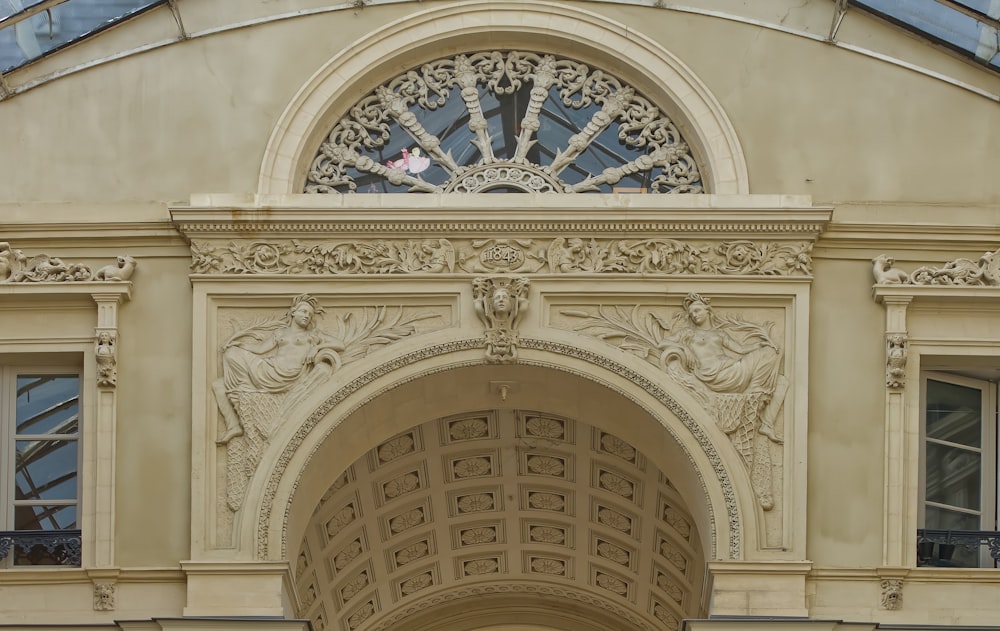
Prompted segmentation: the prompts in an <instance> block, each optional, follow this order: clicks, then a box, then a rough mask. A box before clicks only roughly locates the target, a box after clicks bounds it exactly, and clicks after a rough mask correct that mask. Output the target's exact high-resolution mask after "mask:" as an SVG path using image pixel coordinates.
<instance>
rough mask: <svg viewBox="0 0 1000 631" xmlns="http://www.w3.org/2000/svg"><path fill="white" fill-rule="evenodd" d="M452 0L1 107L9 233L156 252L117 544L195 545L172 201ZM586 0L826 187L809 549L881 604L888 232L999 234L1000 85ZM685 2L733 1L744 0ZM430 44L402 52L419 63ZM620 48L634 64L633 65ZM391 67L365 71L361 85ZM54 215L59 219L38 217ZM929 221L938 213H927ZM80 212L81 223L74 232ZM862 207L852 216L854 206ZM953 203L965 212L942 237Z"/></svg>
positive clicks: (252, 33) (38, 71)
mask: <svg viewBox="0 0 1000 631" xmlns="http://www.w3.org/2000/svg"><path fill="white" fill-rule="evenodd" d="M179 4H180V5H181V7H182V11H183V13H184V15H185V18H186V22H185V26H186V28H188V30H189V31H191V32H201V33H204V32H205V30H206V29H209V28H212V27H214V26H217V25H219V24H222V23H227V22H236V21H237V19H250V18H253V17H259V16H262V15H266V14H267V9H266V7H265V6H264V5H265V4H266V3H246V4H245V5H244V4H241V5H240V7H241V9H240V10H242V11H245V12H246V13H245V14H244V15H241V16H233V15H232V14H230V13H229V9H231V7H228V5H227V4H226V3H198V2H192V1H191V0H188V1H186V2H183V1H182V2H180V3H179ZM319 4H322V3H318V2H314V3H311V4H310V3H295V5H294V6H290V7H285V8H286V9H287V10H292V9H297V8H306V7H308V6H318V5H319ZM446 4H447V3H442V2H422V3H399V4H387V5H383V6H368V7H364V8H361V9H353V8H345V9H344V10H340V11H332V12H326V13H320V14H316V15H306V16H302V17H296V18H291V19H286V20H281V21H276V22H270V23H265V24H260V25H255V26H248V27H245V28H238V29H234V30H229V31H226V32H222V33H218V34H202V35H201V36H199V37H196V38H194V39H192V40H190V41H185V42H180V43H177V44H174V45H170V46H166V47H163V48H161V49H157V50H153V51H150V52H146V53H142V54H137V55H133V56H129V57H127V58H125V59H121V60H118V61H114V62H110V63H106V64H103V65H99V66H97V67H94V68H91V69H88V70H83V71H81V72H78V73H76V74H72V75H71V76H68V77H65V78H62V79H57V80H52V81H49V82H47V83H44V84H42V85H40V86H39V87H36V88H34V89H31V90H28V91H26V92H24V93H23V94H19V95H16V96H14V97H12V98H9V99H6V100H3V101H0V129H4V130H6V131H7V137H6V140H5V141H4V144H3V150H0V173H3V174H4V186H3V187H0V237H2V239H0V240H8V241H10V242H11V243H12V245H14V246H15V247H20V248H23V249H24V250H25V251H28V252H31V253H35V252H42V251H44V252H48V253H51V254H54V255H59V256H63V257H64V258H67V259H74V260H76V259H85V260H88V261H89V260H95V261H96V260H104V259H107V258H108V257H111V256H114V255H116V254H119V253H123V252H124V253H129V254H131V255H133V256H135V257H136V258H137V259H139V260H140V262H141V266H140V272H139V273H137V275H136V277H135V278H134V279H133V280H134V282H135V289H134V291H133V294H132V299H131V300H130V301H129V302H128V303H126V304H123V305H122V306H121V309H120V330H121V336H122V338H121V345H120V352H121V357H120V363H121V366H122V370H121V374H120V384H119V388H118V393H119V394H118V397H119V398H118V405H119V409H118V435H117V441H118V442H117V446H118V450H117V454H118V460H117V474H116V478H115V482H116V491H115V499H116V502H117V504H116V508H117V513H116V516H115V524H116V527H117V543H116V546H117V563H118V564H119V565H120V566H122V567H160V568H171V569H175V568H177V566H178V564H179V563H180V562H181V561H184V560H186V559H188V558H190V551H191V542H190V523H191V518H192V511H191V470H192V469H191V467H192V462H191V440H192V431H191V410H192V392H191V389H192V384H191V370H192V368H191V364H192V356H193V353H192V348H191V346H192V328H193V324H192V311H193V305H192V288H191V284H190V282H189V280H188V278H187V274H188V264H189V258H188V256H189V250H188V249H187V246H186V245H185V244H184V242H183V240H182V239H181V237H180V236H179V235H178V234H177V233H176V231H174V229H173V228H172V227H171V226H170V225H169V224H168V223H167V222H169V218H170V215H169V211H168V205H170V204H176V203H179V202H185V201H186V200H187V199H188V198H189V196H190V195H191V194H192V193H206V192H209V193H211V192H224V193H250V192H254V191H255V190H256V188H257V185H258V177H259V174H260V168H261V161H262V159H263V156H264V152H265V147H266V144H267V142H268V139H269V137H270V136H271V133H272V130H273V128H274V126H275V125H276V123H277V121H278V120H279V118H280V117H281V115H282V114H283V113H284V112H285V109H286V107H287V106H288V103H289V102H290V101H291V100H292V99H293V97H294V96H295V94H296V92H297V91H298V90H299V88H300V87H301V86H303V85H304V84H306V83H307V81H308V80H309V78H310V77H311V76H312V75H313V73H314V72H316V71H317V70H318V69H319V68H321V67H322V66H323V64H324V63H326V62H327V61H328V60H329V59H330V58H331V57H332V56H334V55H335V54H337V52H338V51H340V50H342V49H343V48H344V47H346V46H347V45H349V44H350V43H351V42H353V41H354V40H356V39H357V38H358V37H360V36H361V35H363V34H365V33H368V32H371V31H373V30H375V29H378V28H380V27H382V26H384V25H386V24H388V23H390V22H392V21H393V20H397V19H400V18H404V17H405V16H407V15H410V14H412V13H414V12H417V11H423V10H426V9H430V8H434V7H441V6H445V5H446ZM567 4H571V5H573V6H576V7H579V8H582V9H585V10H588V11H593V12H597V13H600V14H602V15H606V16H607V17H608V18H609V19H610V20H614V21H616V22H619V23H622V24H624V25H626V26H627V27H628V28H629V29H634V30H635V32H638V33H642V34H643V35H645V36H647V37H649V38H652V39H653V40H656V41H657V42H658V43H659V44H660V45H662V46H663V47H664V48H666V49H667V50H669V51H670V52H671V53H673V54H674V55H676V56H677V57H678V58H679V59H680V60H681V61H682V62H683V63H685V64H686V65H687V66H688V67H689V68H690V69H691V71H692V72H693V73H694V75H696V76H697V77H698V78H699V79H700V80H701V81H702V82H704V84H705V85H706V86H707V88H708V90H709V91H710V92H711V93H712V94H713V95H714V96H715V97H716V98H717V99H718V101H719V103H720V105H721V108H722V110H723V111H724V112H725V114H726V115H727V116H728V118H729V119H730V121H731V123H732V126H733V127H734V128H735V130H736V132H737V135H738V137H739V141H740V143H741V145H742V149H743V152H744V153H745V157H746V161H747V168H748V172H749V177H750V192H751V193H754V194H788V195H809V196H811V197H812V200H813V203H814V204H816V205H818V206H823V205H829V206H832V208H833V222H832V223H831V225H830V229H829V232H828V234H827V235H826V236H821V237H820V240H819V243H818V245H817V248H816V251H815V257H814V260H815V281H814V282H813V283H812V286H811V288H810V292H811V296H810V317H809V321H808V327H809V330H810V337H809V340H808V353H809V357H810V366H809V368H808V381H809V393H808V405H807V408H808V426H809V437H808V451H807V457H808V487H807V489H808V512H807V541H806V546H805V549H806V556H807V558H808V559H809V560H810V561H812V562H813V563H814V566H815V567H817V568H826V569H834V570H836V569H838V568H853V569H856V570H858V571H863V572H862V574H859V575H858V576H859V577H860V578H858V581H859V583H858V584H862V583H863V584H864V585H866V587H864V588H858V587H857V584H854V583H852V584H851V587H849V588H847V587H843V586H842V585H841V583H837V581H838V580H846V579H843V577H842V576H841V575H837V577H838V578H837V579H836V580H832V581H831V582H830V583H822V585H821V586H820V587H818V588H816V589H817V593H816V594H814V595H813V601H811V602H812V603H813V604H814V605H815V606H816V610H815V611H816V612H820V613H822V615H824V616H828V617H838V616H839V617H847V618H850V617H852V616H854V617H855V618H856V619H870V618H871V617H873V616H880V615H885V612H879V611H878V608H877V605H876V604H875V603H874V601H872V602H868V603H867V604H866V605H865V606H864V607H858V606H853V605H850V604H849V603H852V602H854V601H855V600H857V599H859V598H876V597H877V589H876V588H875V587H873V585H877V577H876V576H875V575H874V574H871V573H870V571H872V568H875V567H877V566H879V565H880V564H881V563H882V554H883V550H882V545H883V519H882V509H883V452H884V413H885V410H884V400H885V387H884V370H885V366H884V356H883V354H884V346H883V334H884V330H885V323H884V312H883V308H882V307H881V306H880V305H879V304H877V303H876V302H874V301H873V300H872V297H871V282H872V281H871V264H870V259H871V257H872V256H874V255H875V254H877V253H880V252H883V251H890V252H893V253H896V255H897V260H898V261H899V262H900V264H901V265H902V266H903V267H905V268H906V269H913V268H914V267H916V266H917V265H919V264H923V263H927V264H941V263H943V262H944V261H947V260H951V259H953V258H956V257H959V256H966V257H970V258H975V257H976V256H978V254H979V253H981V252H982V251H983V250H985V249H995V247H996V245H997V243H998V241H1000V232H998V230H997V228H996V225H997V223H998V221H997V220H998V217H997V216H996V215H997V213H996V211H995V210H994V209H993V208H992V207H993V206H996V205H997V203H998V202H1000V179H997V178H996V177H995V173H994V172H995V168H996V165H997V164H1000V124H998V122H997V121H998V120H1000V119H998V115H997V107H998V105H997V103H996V102H995V101H993V100H990V99H989V98H986V97H984V96H982V95H981V94H977V93H975V92H973V91H970V90H967V89H964V88H963V87H961V86H958V85H955V84H953V83H949V82H946V81H942V80H939V79H935V78H932V77H929V76H927V75H924V74H920V73H917V72H914V71H912V70H909V69H906V68H902V67H900V66H898V65H892V64H889V63H886V62H884V61H880V60H877V59H874V58H872V57H869V56H864V55H861V54H857V53H854V52H851V51H848V50H845V49H843V48H838V47H834V46H831V45H826V44H823V43H821V42H818V41H814V40H811V39H807V38H804V37H800V36H797V35H794V34H790V33H784V32H780V31H778V30H774V29H769V28H762V27H761V26H758V25H754V24H750V23H742V22H737V21H733V20H728V19H725V18H723V17H712V16H707V15H698V14H693V13H683V12H671V11H664V10H661V9H655V8H652V7H640V6H629V5H624V4H613V3H598V2H577V3H567ZM688 4H690V5H692V6H695V7H700V8H704V9H711V10H720V11H736V9H735V8H733V6H732V3H729V2H721V1H715V2H712V1H710V0H704V1H701V2H697V1H694V0H692V1H691V2H689V3H688ZM752 4H753V5H754V6H753V9H752V10H753V11H754V12H755V13H752V14H751V13H750V11H751V9H749V8H742V9H740V10H741V11H743V12H744V13H743V14H742V16H743V17H745V18H747V19H759V20H763V21H765V22H768V23H770V24H775V25H781V26H783V27H787V28H790V29H798V30H801V31H803V32H808V33H813V34H817V35H819V36H823V35H825V29H827V28H828V27H829V22H830V17H831V5H832V4H833V3H832V2H825V1H819V0H814V1H813V2H809V3H806V4H805V5H804V8H798V9H794V10H789V8H788V7H787V3H784V2H777V1H773V2H767V3H752ZM224 7H225V8H224ZM171 24H172V20H171V19H170V18H169V14H167V13H166V12H165V11H160V12H159V13H158V14H157V15H150V16H147V17H144V18H142V19H141V20H140V21H138V22H137V23H135V24H126V25H124V26H122V27H120V28H118V29H114V30H113V31H111V32H110V33H108V34H106V35H105V36H102V37H101V38H97V39H96V40H95V41H93V42H90V43H84V44H82V45H80V46H78V47H76V48H74V49H71V50H68V51H65V52H64V53H60V55H57V56H55V57H53V58H52V59H50V60H46V61H43V62H41V63H40V64H38V65H36V66H34V67H32V68H28V69H25V70H24V71H21V72H20V73H14V74H13V75H12V76H11V77H9V78H8V81H10V83H11V84H12V85H17V84H18V82H19V80H21V81H23V80H24V78H25V77H38V76H41V75H43V74H44V73H45V72H48V71H52V70H54V69H56V68H57V67H65V65H66V64H67V60H74V59H78V60H79V61H80V62H83V61H85V60H87V59H92V58H96V57H99V56H101V55H107V54H111V53H112V52H113V51H115V50H116V49H117V48H121V47H126V48H127V47H129V46H134V45H137V44H136V42H139V41H143V39H144V37H147V36H148V37H151V38H156V37H166V36H167V35H164V33H168V32H169V30H170V27H171ZM843 31H844V36H845V37H852V38H854V39H855V41H857V42H860V43H863V44H865V45H867V46H870V47H873V48H874V47H877V46H883V47H884V49H885V51H886V53H887V54H893V55H898V56H900V57H903V58H906V59H908V60H910V61H911V62H912V63H919V64H923V65H924V66H926V67H929V68H932V69H934V70H936V71H938V72H942V73H945V74H946V75H948V76H950V77H954V78H955V79H956V80H958V81H965V82H968V83H971V84H973V85H975V86H977V87H978V88H979V89H982V90H991V89H992V90H994V91H996V90H998V89H1000V81H998V80H997V78H996V77H994V76H993V75H988V74H986V73H985V72H982V71H980V70H978V69H975V68H972V67H970V66H969V65H968V64H965V63H964V62H961V61H959V60H956V59H953V58H952V57H950V56H947V55H943V54H942V53H941V52H940V51H939V50H936V49H934V48H933V47H931V46H929V45H927V44H924V43H921V42H919V41H918V40H916V39H914V38H912V37H909V36H906V35H901V34H899V33H898V32H896V31H894V30H893V29H891V28H890V27H888V26H886V25H884V24H882V23H879V22H877V21H875V20H873V19H871V18H869V17H867V16H864V15H862V14H859V13H857V12H854V11H852V12H851V13H850V14H849V16H848V19H847V20H846V21H845V24H844V27H843ZM490 45H493V43H492V42H491V43H490ZM495 45H497V46H502V42H496V43H495ZM562 52H565V53H567V54H572V51H562ZM386 54H387V55H390V54H391V51H386ZM410 61H411V60H402V61H400V62H398V63H395V62H394V64H393V65H394V66H396V69H398V70H403V69H404V68H405V63H409V62H410ZM609 70H611V71H619V72H622V73H623V74H626V75H627V74H628V70H627V69H625V67H624V64H623V67H622V68H610V69H609ZM371 87H372V86H359V87H358V95H359V96H360V95H361V94H362V93H363V91H364V90H367V89H369V88H371ZM39 222H41V223H45V222H50V223H52V224H53V225H56V226H62V228H61V230H62V231H63V232H62V233H52V232H51V231H49V232H44V231H37V230H35V229H33V228H32V225H33V224H36V223H39ZM102 222H113V223H114V224H115V225H116V226H118V227H117V228H116V230H118V232H116V233H115V234H116V236H115V237H114V238H106V239H104V240H102V238H103V237H104V236H105V235H102V234H101V224H102ZM915 223H919V224H920V225H921V228H920V230H912V231H910V232H907V230H911V229H912V228H913V224H915ZM81 224H82V225H83V226H84V228H83V229H82V232H84V233H86V234H85V235H83V236H81V233H80V232H76V231H80V230H81ZM848 224H849V225H850V226H851V231H845V230H844V229H843V226H844V225H848ZM942 226H953V227H955V229H954V230H949V231H948V232H949V234H948V235H947V239H946V240H942V241H941V243H939V244H936V243H934V238H935V236H936V235H937V234H939V233H940V232H942V229H941V228H942ZM963 226H964V227H966V228H963ZM130 231H133V232H131V233H130ZM859 234H861V235H864V236H861V237H859V236H858V235H859ZM74 235H75V236H74ZM50 325H51V326H57V321H56V320H52V321H50ZM33 326H34V325H33ZM87 326H93V325H92V324H90V323H88V324H87ZM33 334H34V333H33ZM209 352H211V351H209ZM845 489H847V491H846V492H845ZM864 572H869V573H868V574H864ZM165 576H166V575H165ZM856 578H857V577H856ZM137 580H139V579H137ZM157 580H159V579H157ZM163 580H167V581H174V582H176V581H177V580H180V579H179V578H178V576H175V575H172V574H171V575H169V576H166V578H163ZM831 585H833V587H831ZM2 589H4V586H3V583H2V581H0V590H2ZM8 589H10V588H9V587H8ZM81 589H82V588H81ZM176 589H179V588H176ZM176 589H175V591H176ZM956 589H960V587H956ZM852 590H853V591H852ZM865 590H867V591H865ZM920 593H921V594H922V593H923V591H921V592H920ZM859 594H864V595H863V596H859ZM873 594H875V595H874V596H873ZM76 598H77V600H80V599H81V598H80V597H79V594H77V596H76ZM82 600H83V601H84V602H86V600H87V599H86V598H83V599H82ZM179 600H180V596H178V595H177V594H175V593H171V595H169V596H165V597H163V598H162V599H161V601H160V602H159V603H158V604H157V606H158V607H159V609H158V610H157V613H163V614H167V613H173V614H175V615H178V614H179V613H180V611H178V610H177V608H178V606H179V605H178V604H177V603H178V602H179ZM866 602H867V601H866ZM913 602H914V603H915V604H916V599H914V601H913ZM6 606H7V607H10V605H6ZM38 609H41V607H39V608H38ZM3 611H4V605H0V612H3ZM135 613H136V615H138V614H139V613H141V612H135ZM102 615H103V614H102ZM961 615H964V616H965V618H963V620H965V621H975V620H978V619H979V618H976V617H975V616H972V615H970V614H968V613H965V614H961ZM961 615H960V614H956V615H955V616H953V617H952V618H949V619H948V620H951V621H954V620H956V619H958V618H960V617H961ZM64 619H65V620H71V619H72V617H71V616H69V615H67V616H65V617H64ZM901 619H903V618H901ZM982 619H984V620H985V619H987V615H986V614H983V617H982ZM946 621H947V620H946Z"/></svg>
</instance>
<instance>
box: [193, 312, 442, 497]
mask: <svg viewBox="0 0 1000 631" xmlns="http://www.w3.org/2000/svg"><path fill="white" fill-rule="evenodd" d="M324 312H325V311H324V309H323V308H322V307H321V306H320V304H319V301H318V300H317V299H316V298H314V297H312V296H309V295H307V294H302V295H299V296H296V297H295V298H294V299H293V300H292V304H291V307H290V308H289V309H288V312H287V313H286V314H285V315H284V316H283V317H281V318H266V317H265V318H259V317H258V318H250V319H249V320H247V321H240V320H231V321H230V322H229V326H230V328H231V331H232V333H231V335H229V337H228V338H227V339H226V340H225V341H224V343H223V345H222V376H221V377H220V378H219V379H217V380H216V381H215V382H214V383H213V384H212V391H213V393H214V395H215V400H216V403H217V405H218V406H219V410H220V412H221V413H222V418H223V421H224V422H225V428H224V429H223V431H222V434H221V435H220V436H219V438H218V440H217V443H218V444H220V445H225V446H226V472H227V474H226V476H227V477H226V479H227V497H226V504H227V506H228V507H229V509H230V510H232V511H237V510H239V509H240V507H241V506H242V503H243V497H244V495H245V494H246V485H247V482H248V481H249V479H250V477H251V476H252V475H253V471H254V470H255V469H256V468H257V463H258V462H259V461H260V457H261V454H262V453H263V451H264V449H265V448H266V447H267V445H268V443H269V441H270V438H271V436H272V434H273V433H274V432H275V431H276V430H277V427H276V423H278V422H280V420H281V419H282V418H283V417H284V415H285V413H286V412H287V410H289V409H291V408H292V407H293V406H294V405H295V404H296V403H298V402H299V401H301V400H302V399H303V398H304V397H306V396H307V395H308V394H309V393H310V392H312V390H313V389H315V388H316V387H317V386H319V385H320V384H322V383H323V382H325V381H326V380H328V379H329V378H330V377H331V376H332V375H333V374H334V373H335V372H336V371H337V370H339V369H340V368H341V367H342V366H343V365H344V364H345V363H350V362H352V361H355V360H357V359H360V358H362V357H365V356H366V355H367V354H368V353H369V352H371V351H372V350H373V349H374V348H377V347H380V346H384V345H387V344H391V343H392V342H394V341H396V340H399V339H402V338H404V337H407V336H410V335H413V334H414V333H416V332H417V323H418V322H420V321H423V320H430V319H434V318H438V317H439V316H438V315H437V314H434V313H424V312H416V313H413V312H410V311H407V310H404V308H403V307H396V308H387V307H384V306H383V307H369V308H364V309H360V310H344V311H339V312H337V313H334V314H333V318H332V319H333V323H332V326H331V327H330V328H328V329H325V330H324V329H321V328H319V326H318V322H317V320H318V318H319V317H320V316H322V315H323V314H324Z"/></svg>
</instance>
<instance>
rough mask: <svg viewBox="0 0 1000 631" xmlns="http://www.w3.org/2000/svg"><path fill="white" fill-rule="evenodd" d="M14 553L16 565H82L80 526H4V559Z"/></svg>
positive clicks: (0, 534) (0, 554) (0, 547)
mask: <svg viewBox="0 0 1000 631" xmlns="http://www.w3.org/2000/svg"><path fill="white" fill-rule="evenodd" d="M11 553H13V559H14V563H13V564H14V565H62V566H69V567H79V566H80V531H79V530H2V531H0V563H2V562H3V561H4V560H6V559H7V557H8V556H10V555H11Z"/></svg>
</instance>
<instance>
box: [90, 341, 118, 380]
mask: <svg viewBox="0 0 1000 631" xmlns="http://www.w3.org/2000/svg"><path fill="white" fill-rule="evenodd" d="M94 358H95V359H96V361H97V385H98V386H100V387H102V388H114V387H115V386H116V385H118V333H117V332H116V331H113V330H106V329H105V330H99V331H98V332H97V339H96V341H95V342H94Z"/></svg>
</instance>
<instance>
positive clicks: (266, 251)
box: [191, 237, 812, 276]
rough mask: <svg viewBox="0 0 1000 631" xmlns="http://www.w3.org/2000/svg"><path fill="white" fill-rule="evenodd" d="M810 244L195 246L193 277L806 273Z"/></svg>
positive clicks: (565, 240) (586, 240) (583, 241)
mask: <svg viewBox="0 0 1000 631" xmlns="http://www.w3.org/2000/svg"><path fill="white" fill-rule="evenodd" d="M811 251H812V244H811V243H809V242H793V243H789V242H767V241H765V242H754V241H747V240H732V241H722V242H691V241H679V240H675V239H596V238H591V237H556V238H552V239H514V238H508V239H444V238H438V239H379V240H373V241H340V242H323V243H312V244H310V243H304V242H302V241H299V240H297V239H291V240H287V241H253V242H250V243H247V244H240V243H237V242H233V241H230V242H228V243H227V244H222V243H213V242H207V241H195V242H193V243H192V245H191V254H192V262H191V271H192V272H193V273H195V274H286V275H298V274H337V275H341V274H363V275H368V274H375V275H387V274H451V273H460V272H465V273H470V274H490V273H514V272H516V273H518V274H533V273H545V272H548V273H552V274H663V275H690V274H717V275H724V276H810V275H811V274H812V256H811Z"/></svg>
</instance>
